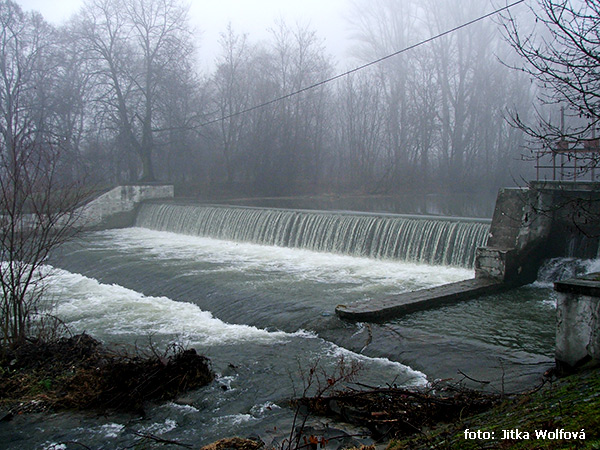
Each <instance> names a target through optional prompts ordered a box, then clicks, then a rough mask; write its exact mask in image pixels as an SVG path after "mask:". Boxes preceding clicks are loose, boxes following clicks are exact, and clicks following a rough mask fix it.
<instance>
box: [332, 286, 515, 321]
mask: <svg viewBox="0 0 600 450" xmlns="http://www.w3.org/2000/svg"><path fill="white" fill-rule="evenodd" d="M514 287H515V286H514V285H513V284H511V283H505V282H501V281H498V280H495V279H492V278H473V279H470V280H464V281H458V282H456V283H450V284H444V285H442V286H436V287H433V288H429V289H422V290H419V291H414V292H405V293H402V294H398V295H393V296H390V297H384V298H381V299H371V300H365V301H360V302H354V303H351V304H349V305H338V306H336V308H335V312H336V314H337V315H338V316H339V317H340V318H342V319H347V320H353V321H371V322H383V321H386V320H389V319H392V318H395V317H399V316H402V315H404V314H408V313H412V312H415V311H420V310H424V309H428V308H434V307H438V306H440V305H443V304H448V303H453V302H458V301H461V300H467V299H472V298H475V297H480V296H482V295H489V294H495V293H497V292H503V291H507V290H509V289H512V288H514Z"/></svg>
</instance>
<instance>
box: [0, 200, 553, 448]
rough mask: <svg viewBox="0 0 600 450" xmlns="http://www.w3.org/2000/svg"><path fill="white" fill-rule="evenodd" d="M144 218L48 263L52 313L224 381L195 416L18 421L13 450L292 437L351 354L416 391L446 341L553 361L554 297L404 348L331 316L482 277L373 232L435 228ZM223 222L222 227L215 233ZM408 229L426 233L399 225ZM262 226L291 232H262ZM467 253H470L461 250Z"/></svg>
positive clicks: (404, 328)
mask: <svg viewBox="0 0 600 450" xmlns="http://www.w3.org/2000/svg"><path fill="white" fill-rule="evenodd" d="M144 208H145V209H144V210H142V212H141V214H140V216H139V219H138V222H137V225H138V226H137V227H134V228H128V229H121V230H110V231H103V232H93V233H89V234H87V235H86V236H85V237H84V238H83V239H82V240H81V241H79V242H76V243H71V244H69V245H68V246H65V247H64V248H63V249H62V250H61V251H60V252H59V253H57V254H55V255H54V256H53V258H52V259H51V260H50V261H49V263H50V264H52V265H53V266H54V267H55V270H54V271H53V273H52V276H51V284H50V289H49V291H48V294H49V296H48V301H53V302H55V304H56V310H55V314H57V315H58V316H60V317H61V318H62V319H63V320H64V321H65V322H66V323H67V324H69V326H71V327H72V328H73V330H74V331H76V332H82V331H86V332H88V333H90V334H91V335H93V336H95V337H97V338H100V339H101V340H103V341H105V342H107V343H112V344H136V345H138V346H141V347H144V346H145V345H147V343H148V341H149V340H152V342H153V343H154V345H157V346H158V347H161V346H162V347H164V346H166V345H167V344H168V343H169V342H172V341H174V340H175V341H178V342H183V343H184V344H185V345H188V346H191V347H194V348H196V349H197V350H198V351H199V352H200V353H204V354H206V355H207V356H209V357H210V358H211V360H212V364H213V368H214V370H215V371H216V372H217V373H218V379H217V381H216V382H215V383H213V384H212V385H211V386H208V387H206V388H203V389H200V390H198V391H195V392H191V393H189V394H186V397H187V401H186V402H185V403H186V404H185V405H179V404H175V403H167V404H162V405H156V406H152V407H150V408H149V409H148V412H147V415H146V416H145V417H143V418H140V417H133V416H128V415H114V416H109V417H98V416H95V415H89V414H73V413H61V414H57V415H52V416H33V417H17V418H15V419H13V420H12V421H11V422H8V423H3V424H1V425H0V442H3V443H6V446H7V448H48V447H49V446H51V445H52V444H53V443H60V442H65V441H78V442H81V443H82V444H85V445H87V446H89V447H91V448H101V447H104V448H119V447H127V446H131V445H132V444H134V443H135V442H137V441H139V437H138V436H137V435H136V433H139V432H142V433H152V434H154V435H157V436H160V437H161V438H164V439H176V440H179V441H180V442H183V443H189V444H193V445H195V446H196V445H197V446H199V445H201V444H205V443H207V442H210V441H212V440H215V439H218V438H221V437H225V436H232V435H242V436H246V435H250V434H258V435H260V436H261V437H262V438H263V440H265V442H267V443H270V442H271V440H272V439H279V440H281V439H282V438H283V437H285V436H286V433H287V432H289V429H290V427H291V425H292V420H293V411H292V410H291V409H290V408H289V406H288V403H287V400H288V399H289V398H290V397H292V396H293V395H294V393H301V392H302V390H303V383H302V374H303V373H306V371H307V370H308V369H309V368H310V367H311V366H313V365H314V364H316V363H317V362H318V364H319V365H320V366H321V367H322V368H323V369H324V370H325V372H328V373H331V372H332V371H333V370H334V369H335V367H336V365H337V364H338V362H339V358H340V357H341V356H343V357H344V358H345V359H346V361H348V360H356V361H359V362H360V363H361V364H362V366H363V371H362V373H361V377H360V378H361V381H362V382H364V383H367V384H369V385H385V384H386V383H396V384H406V385H409V384H421V383H424V382H426V381H427V376H429V377H432V376H433V377H437V376H439V371H436V370H437V369H436V366H437V365H438V364H437V363H435V364H427V363H420V362H419V361H421V359H422V358H426V357H427V354H429V352H428V351H427V349H430V350H431V349H433V348H441V347H440V345H443V344H442V342H446V343H448V345H452V347H453V348H455V349H456V351H460V347H463V348H466V347H468V348H469V351H468V352H467V353H469V357H470V358H477V357H478V355H484V354H485V355H488V354H491V355H497V354H498V353H501V352H508V353H510V354H517V353H518V358H519V359H522V358H523V357H529V356H530V357H532V358H533V359H536V358H538V359H539V358H545V357H547V356H551V355H552V352H553V348H552V346H553V333H554V328H553V325H552V324H553V321H554V307H553V293H552V291H551V289H549V288H548V287H547V286H546V285H544V284H541V285H539V286H529V287H526V288H523V289H521V290H518V291H515V292H514V293H509V294H503V295H502V296H494V297H488V298H485V299H479V300H474V301H471V302H465V303H461V304H458V305H451V306H447V307H445V308H441V309H438V310H432V311H423V312H420V313H417V314H413V315H411V316H407V317H405V318H402V319H398V320H394V321H392V322H390V323H388V324H386V325H385V329H386V330H391V332H392V334H391V336H398V337H397V338H391V339H390V338H387V337H386V339H385V342H377V329H378V328H376V326H375V325H373V326H372V327H371V326H366V325H364V324H350V323H346V322H343V321H340V320H339V319H338V318H337V317H336V316H335V314H333V311H334V308H335V306H336V305H337V304H339V303H347V302H351V301H353V300H360V299H364V298H372V297H377V296H381V295H390V294H394V293H399V292H403V291H407V290H414V289H419V288H425V287H430V286H434V285H439V284H443V283H448V282H453V281H458V280H462V279H466V278H470V277H472V276H473V271H472V269H470V268H468V267H460V266H461V265H463V266H464V265H466V266H468V262H467V263H464V260H462V261H463V262H461V263H460V264H457V265H456V266H452V265H448V264H446V263H444V264H440V265H431V264H423V263H422V262H421V260H422V259H421V257H420V256H419V257H413V256H411V255H415V254H416V253H410V252H409V253H408V255H409V257H408V260H409V261H406V260H402V259H401V258H402V257H399V256H398V255H397V254H396V250H393V253H394V258H400V259H393V258H392V257H389V255H390V253H386V252H387V250H384V248H385V247H386V245H390V246H392V244H391V242H392V240H393V239H392V238H391V237H390V238H386V239H387V241H386V242H387V244H386V245H383V244H379V243H376V242H375V241H376V240H377V239H379V238H377V237H375V236H376V235H375V232H374V230H380V231H381V230H386V229H390V230H391V229H392V228H393V227H395V226H399V227H402V226H404V227H405V229H406V230H409V229H411V227H412V228H415V229H416V228H419V227H421V228H422V229H429V228H427V226H429V225H426V221H428V220H430V219H423V220H424V221H415V219H407V218H396V217H381V218H379V219H377V220H383V222H385V221H387V220H390V221H391V222H390V223H387V224H386V223H380V224H378V223H377V220H374V219H373V217H372V216H364V215H355V216H356V217H357V218H359V220H357V221H355V222H354V223H349V222H351V221H352V220H354V219H352V220H351V219H349V218H348V217H350V215H347V214H331V218H330V217H329V215H327V214H321V215H319V214H314V213H310V214H308V213H305V212H290V211H287V212H286V211H280V210H268V211H269V212H268V214H275V215H278V217H279V218H278V219H277V220H275V219H274V218H273V217H272V216H271V218H270V219H268V220H267V219H266V218H265V217H261V214H264V211H263V212H261V210H256V209H244V208H230V209H231V211H229V210H228V208H220V207H219V208H213V207H210V208H203V211H202V214H207V215H211V216H212V217H213V218H212V219H210V220H213V221H214V220H216V221H217V222H218V221H220V220H223V221H221V222H220V223H221V225H214V226H212V225H211V227H212V229H213V230H216V231H214V232H213V231H209V232H205V231H193V232H192V231H190V229H191V228H194V227H196V229H197V228H198V223H197V222H196V221H195V220H196V219H194V220H192V218H189V219H186V220H187V222H186V225H185V226H184V225H172V224H173V223H175V224H179V223H180V222H181V221H182V220H183V219H182V218H181V217H178V214H182V211H179V212H177V213H176V212H175V210H173V209H169V208H164V207H163V205H151V207H150V208H146V207H144ZM184 208H188V206H185V207H184ZM192 209H193V208H192ZM168 210H169V211H168ZM243 211H245V212H244V213H247V212H250V214H251V215H256V217H255V219H253V220H254V221H253V222H252V224H253V225H252V226H251V227H250V226H249V225H247V224H248V223H249V222H248V220H249V219H247V218H246V219H244V220H242V219H240V218H239V216H237V217H238V219H235V218H234V217H233V216H235V215H237V214H242V212H243ZM190 214H192V213H190ZM193 214H199V213H198V211H195V212H194V213H193ZM220 215H223V216H228V219H227V220H225V219H217V217H218V216H220ZM167 216H170V218H167ZM399 219H402V220H409V221H410V220H413V222H416V223H418V224H419V225H418V226H417V225H414V224H413V223H411V224H404V225H399V224H398V223H400V222H402V220H399ZM236 220H238V222H239V227H238V231H235V230H233V229H230V228H228V230H227V231H226V233H227V234H226V235H221V234H219V235H215V234H214V233H217V232H219V233H221V232H223V233H225V231H222V230H223V229H224V228H227V227H226V226H225V225H226V224H228V225H227V226H229V225H231V223H232V222H235V221H236ZM169 221H170V222H169ZM261 221H264V222H273V221H275V222H277V223H279V224H281V225H282V227H281V228H280V229H279V231H275V229H272V228H268V227H267V228H265V229H264V230H262V231H260V232H258V231H256V230H257V229H258V228H260V227H261V226H262V225H261V223H262V222H261ZM394 221H396V222H398V223H396V222H394ZM167 222H169V223H171V225H165V223H167ZM328 222H331V223H330V224H329V225H328V224H327V223H328ZM333 222H335V223H337V225H334V224H333ZM392 222H394V223H393V224H392ZM441 222H446V223H447V224H450V229H452V230H453V231H448V232H447V233H446V235H445V236H446V237H444V240H446V242H450V241H452V238H451V236H452V235H454V236H458V232H457V231H456V230H457V229H458V228H460V227H457V226H453V225H452V222H449V221H441ZM158 223H160V224H162V225H160V226H159V225H157V224H158ZM215 223H216V222H215ZM464 223H469V222H464ZM244 224H246V225H244ZM146 225H147V227H146ZM478 225H481V224H478ZM231 226H233V225H231ZM435 226H437V225H431V227H432V229H433V228H434V227H435ZM444 226H445V225H444ZM484 226H485V225H484ZM173 227H181V228H176V229H173ZM206 227H207V228H210V227H209V226H208V225H206ZM244 227H248V228H253V229H254V230H255V231H254V232H253V233H251V234H252V236H251V237H246V238H243V239H242V238H240V237H239V236H238V237H235V236H233V235H232V234H230V233H237V232H241V233H245V232H246V231H247V232H248V233H250V231H248V230H246V231H239V229H243V228H244ZM323 227H325V228H323ZM328 227H329V228H328ZM149 228H161V229H167V230H169V231H160V230H157V229H149ZM234 228H235V227H234ZM334 228H335V229H336V230H349V229H350V228H352V229H354V230H355V231H356V232H357V233H359V234H360V235H361V236H362V238H361V239H366V240H368V241H369V242H370V244H369V245H366V247H365V245H363V244H360V243H359V241H356V242H354V243H352V244H349V243H346V244H341V243H336V242H335V236H333V235H334V234H335V233H334V232H333V231H331V230H333V229H334ZM442 228H443V226H440V229H442ZM464 228H467V227H464ZM300 229H302V230H307V231H303V232H302V234H304V235H306V236H309V235H310V234H311V233H313V232H314V233H316V234H318V233H325V232H324V231H316V230H323V229H326V230H330V231H327V233H329V237H328V238H325V237H323V236H321V237H317V236H315V237H313V238H306V237H305V238H300V237H298V235H297V233H298V232H299V231H298V230H300ZM174 231H177V232H174ZM339 232H342V231H339ZM394 232H398V231H397V230H396V231H394ZM184 233H185V234H184ZM295 233H296V237H293V236H294V234H295ZM435 233H437V231H436V232H435ZM435 233H434V232H433V231H432V232H431V233H425V234H427V235H433V234H435ZM440 233H441V232H440ZM190 234H194V235H190ZM476 234H477V233H471V236H474V235H476ZM257 235H258V236H259V237H256V236H257ZM467 235H468V233H467ZM274 236H275V237H276V238H277V239H287V240H288V242H294V243H298V244H297V245H296V244H293V245H290V246H289V247H284V246H277V245H272V244H277V243H280V241H277V242H274V241H273V239H275V238H274ZM394 239H396V238H394ZM414 239H418V236H415V237H414ZM458 239H459V240H460V242H462V243H464V242H465V240H464V239H467V238H462V237H460V238H458ZM469 239H471V238H469ZM396 240H398V239H396ZM475 240H476V239H475ZM433 241H435V239H433ZM438 241H441V238H440V239H438ZM305 242H309V244H305ZM267 243H268V244H270V245H265V244H267ZM340 245H341V246H345V247H344V248H345V249H346V250H340V247H339V246H340ZM394 245H395V244H394ZM440 245H441V244H440ZM452 245H453V246H455V247H456V245H455V244H452ZM468 245H473V244H468ZM476 245H479V244H476ZM315 246H316V247H315ZM319 246H321V247H319ZM323 246H325V247H323ZM315 248H319V249H320V250H321V251H315ZM394 248H400V247H399V246H395V247H394ZM430 248H434V249H437V248H438V247H437V244H435V245H432V246H431V247H430ZM347 249H350V250H347ZM373 249H377V250H376V252H375V253H376V256H378V257H377V258H376V257H374V256H373V254H372V253H371V252H372V251H375V250H373ZM390 251H391V250H390ZM402 251H403V250H402ZM365 252H366V254H367V255H369V256H370V257H366V256H365V254H364V253H365ZM398 252H400V250H398ZM444 252H445V251H441V252H438V250H435V251H434V252H433V254H435V255H438V254H444ZM446 253H448V252H446ZM450 253H454V252H450ZM459 253H460V252H459ZM436 258H437V256H434V260H435V259H436ZM461 258H462V257H461ZM382 329H383V327H382ZM371 332H372V333H373V334H372V337H373V340H372V341H371V339H370V336H369V333H371ZM457 343H458V344H457ZM438 344H439V345H438ZM411 351H412V352H413V355H412V356H411V355H410V352H411ZM415 352H416V357H415V355H414V353H415ZM477 352H479V353H477ZM453 370H455V369H453ZM454 373H455V372H454Z"/></svg>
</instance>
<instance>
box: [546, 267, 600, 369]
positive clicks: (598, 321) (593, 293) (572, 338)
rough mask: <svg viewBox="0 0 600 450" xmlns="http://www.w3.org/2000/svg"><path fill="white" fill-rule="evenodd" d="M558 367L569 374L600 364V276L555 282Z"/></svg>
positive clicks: (556, 356) (593, 275)
mask: <svg viewBox="0 0 600 450" xmlns="http://www.w3.org/2000/svg"><path fill="white" fill-rule="evenodd" d="M554 288H555V289H556V291H557V292H558V301H557V305H556V309H557V311H556V314H557V321H556V354H555V358H556V366H557V368H558V370H559V372H561V373H563V374H564V373H569V372H572V371H573V370H575V369H577V368H579V367H581V366H583V365H599V364H600V274H598V273H596V274H591V275H587V276H585V277H582V278H578V279H574V280H566V281H560V282H557V283H555V286H554Z"/></svg>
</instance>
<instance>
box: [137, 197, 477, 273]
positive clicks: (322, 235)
mask: <svg viewBox="0 0 600 450" xmlns="http://www.w3.org/2000/svg"><path fill="white" fill-rule="evenodd" d="M136 226H138V227H144V228H149V229H153V230H158V231H171V232H175V233H181V234H188V235H195V236H203V237H211V238H216V239H224V240H231V241H241V242H251V243H255V244H263V245H276V246H279V247H291V248H302V249H307V250H313V251H319V252H329V253H338V254H346V255H351V256H363V257H371V258H380V259H400V260H405V261H411V262H419V263H426V264H435V265H450V266H460V267H472V266H473V264H474V260H475V250H476V248H477V247H479V246H483V245H485V242H486V240H487V235H488V231H489V224H488V223H484V222H482V221H474V220H469V219H463V220H460V219H456V220H449V219H443V218H442V219H437V218H426V217H425V218H418V217H412V216H411V217H404V216H396V215H370V214H352V213H341V212H320V211H306V210H286V209H263V208H246V207H225V206H201V205H178V204H172V203H159V204H154V203H153V204H145V205H143V206H142V207H141V209H140V211H139V213H138V216H137V219H136Z"/></svg>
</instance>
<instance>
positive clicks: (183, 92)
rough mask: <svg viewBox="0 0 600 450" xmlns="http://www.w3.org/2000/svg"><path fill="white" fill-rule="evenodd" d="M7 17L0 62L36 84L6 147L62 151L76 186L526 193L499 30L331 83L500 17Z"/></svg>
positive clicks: (147, 10) (140, 2)
mask: <svg viewBox="0 0 600 450" xmlns="http://www.w3.org/2000/svg"><path fill="white" fill-rule="evenodd" d="M0 4H2V8H3V11H2V16H3V21H4V22H5V26H6V24H10V27H7V29H9V28H10V30H13V32H14V33H13V34H12V35H9V36H8V37H7V38H6V40H5V42H4V47H3V49H4V50H3V53H2V55H3V58H5V59H6V60H7V61H9V62H10V64H9V66H10V67H12V68H13V69H14V70H15V71H17V70H18V71H20V72H21V73H26V74H27V76H26V77H22V78H18V79H17V78H14V79H12V81H11V82H12V83H14V85H12V86H9V87H10V89H9V91H10V92H11V93H12V94H11V95H14V96H15V98H14V100H18V102H17V103H18V104H19V111H16V110H15V111H13V112H14V114H15V116H14V117H13V118H17V117H18V119H16V120H12V121H11V120H9V119H10V117H9V116H10V111H9V112H8V113H7V114H5V116H4V118H3V120H5V121H6V123H8V121H10V122H11V123H12V124H13V125H14V127H13V130H12V131H11V132H10V133H8V134H5V136H4V137H3V138H4V141H5V142H14V140H15V139H18V138H20V137H25V136H26V137H27V139H32V141H28V142H36V143H47V144H48V145H50V146H51V147H52V148H53V149H58V150H60V151H59V153H60V157H61V161H62V163H61V165H60V167H61V170H62V177H64V179H65V180H72V179H79V178H85V179H86V180H87V182H91V183H95V184H100V185H103V184H115V183H127V182H136V181H154V180H156V181H161V182H170V183H174V184H175V185H176V187H177V189H178V192H179V193H181V194H183V195H191V196H196V195H204V196H222V195H238V194H241V193H243V194H244V195H260V196H282V195H299V194H322V193H337V194H348V193H351V194H404V193H408V192H419V193H440V192H441V193H449V192H451V193H465V192H467V193H469V192H486V193H493V192H495V190H496V189H497V188H498V187H500V186H504V185H511V184H514V183H515V180H523V179H527V178H529V177H530V176H531V172H532V169H533V167H532V163H531V162H524V161H523V160H522V159H523V158H522V156H523V146H524V144H525V143H526V142H525V138H524V136H523V133H522V132H521V130H519V129H516V128H514V127H512V126H511V125H510V124H509V123H507V120H506V119H507V116H508V115H509V114H510V112H511V111H517V112H518V114H519V115H520V116H519V117H521V118H523V117H528V115H530V114H531V113H532V104H533V102H534V99H535V96H534V91H533V89H532V85H531V83H530V80H529V79H528V78H527V77H526V76H525V75H524V74H523V73H522V72H519V71H515V70H512V69H511V68H510V67H508V65H509V64H510V63H511V61H514V60H515V55H514V54H513V53H514V52H513V51H512V49H511V48H510V46H509V45H508V43H507V42H506V40H505V39H504V37H503V35H502V32H501V27H500V26H499V18H498V17H495V18H494V19H490V18H487V19H485V20H481V21H478V22H476V23H473V24H471V25H469V26H468V27H466V28H464V29H461V30H458V31H455V32H452V33H450V34H447V35H444V36H442V37H440V38H437V39H435V40H433V41H431V42H427V43H426V44H424V45H419V46H417V47H416V48H413V49H411V50H410V51H407V52H403V53H401V54H398V55H396V56H394V57H391V58H389V59H386V60H385V61H381V62H379V63H377V64H373V65H370V66H369V67H365V68H364V69H362V70H358V71H354V72H353V73H351V74H349V75H346V76H343V77H339V78H337V79H336V80H335V81H334V82H328V83H323V84H322V83H321V82H322V81H323V80H327V79H330V78H332V77H333V78H336V77H335V76H336V74H340V73H342V72H344V71H345V70H348V69H352V68H354V67H356V66H358V65H361V64H366V63H369V62H371V61H374V60H376V59H378V58H381V57H382V56H386V55H390V54H392V53H395V52H398V51H399V50H402V49H404V48H406V47H409V46H413V45H414V44H416V43H418V42H420V41H425V40H428V39H429V38H431V37H432V36H436V35H438V34H444V33H445V32H447V31H448V30H450V29H452V28H454V27H457V26H460V25H462V24H465V23H468V22H470V21H472V20H474V19H477V18H479V17H482V16H484V15H486V14H488V13H490V12H491V11H493V10H494V2H491V1H490V2H487V1H486V2H482V1H480V0H468V1H459V0H428V1H425V2H418V1H402V2H394V1H389V0H377V1H367V0H354V1H351V0H335V1H327V2H322V1H321V2H319V1H316V0H310V1H302V2H299V1H298V2H278V1H274V0H270V1H267V0H262V1H254V2H246V1H239V0H238V1H234V0H226V1H225V0H224V1H221V2H199V1H194V2H192V3H191V7H190V8H187V7H186V5H187V4H186V3H185V2H183V1H179V0H167V1H164V2H158V1H156V0H91V1H88V2H85V4H84V3H83V2H81V1H77V0H71V1H64V2H61V3H60V4H59V5H58V6H57V5H50V4H48V3H46V2H42V1H35V0H19V1H18V4H19V5H21V6H22V7H23V9H24V11H26V12H27V13H26V14H24V15H21V14H20V9H21V8H20V7H18V6H17V5H16V4H15V3H14V2H12V1H9V0H3V1H2V2H0ZM518 8H519V5H517V6H515V7H514V8H513V9H514V13H515V14H517V15H518V14H521V13H520V12H519V11H518ZM31 11H40V12H41V13H42V15H43V16H44V18H45V19H46V20H47V21H48V22H45V21H44V20H42V21H40V20H39V18H36V16H34V15H31ZM76 11H78V13H77V14H76V15H74V12H76ZM511 12H513V11H511ZM14 42H21V43H23V44H24V45H23V46H22V48H23V49H24V50H23V51H24V52H25V53H27V54H26V55H20V54H17V53H14V52H13V53H11V52H12V51H13V50H11V49H13V47H11V46H12V45H13V44H12V43H14ZM23 56H26V57H23ZM15 73H17V72H15ZM308 86H315V87H314V88H311V89H308V90H306V89H305V88H306V87H308ZM298 91H301V93H300V94H298V95H292V96H289V94H290V93H295V92H298ZM277 99H280V100H277ZM13 103H14V102H13ZM11 104H12V103H11ZM261 105H262V106H261ZM257 106H259V107H257ZM9 128H10V127H9ZM11 133H12V134H11Z"/></svg>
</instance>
